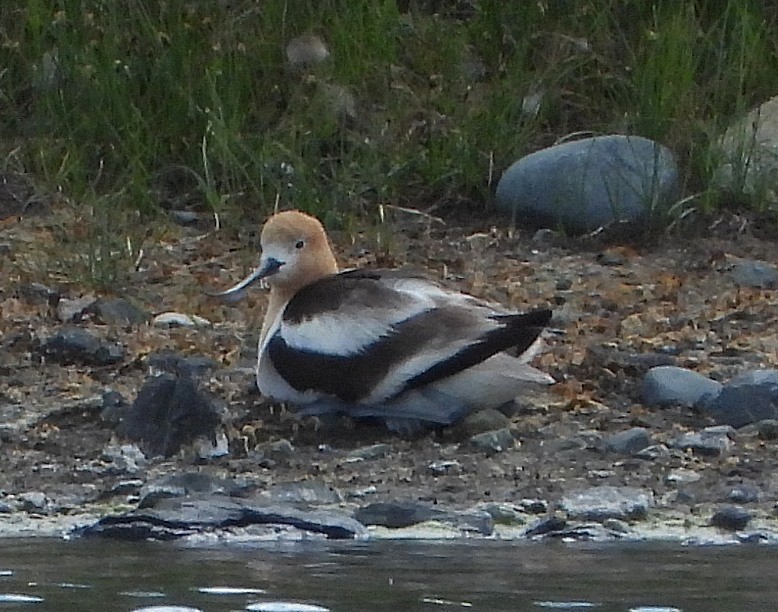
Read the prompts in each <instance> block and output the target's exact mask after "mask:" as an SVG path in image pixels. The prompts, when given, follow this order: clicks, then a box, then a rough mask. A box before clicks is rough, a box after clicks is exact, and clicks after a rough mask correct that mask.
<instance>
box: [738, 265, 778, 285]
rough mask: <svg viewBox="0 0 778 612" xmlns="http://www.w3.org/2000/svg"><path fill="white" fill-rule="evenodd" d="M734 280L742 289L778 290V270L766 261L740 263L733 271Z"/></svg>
mask: <svg viewBox="0 0 778 612" xmlns="http://www.w3.org/2000/svg"><path fill="white" fill-rule="evenodd" d="M732 278H733V279H734V281H735V283H736V284H737V285H739V286H741V287H752V288H754V289H776V288H778V268H776V267H775V266H771V265H770V264H768V263H765V262H764V261H740V262H738V263H736V264H735V267H734V268H733V269H732Z"/></svg>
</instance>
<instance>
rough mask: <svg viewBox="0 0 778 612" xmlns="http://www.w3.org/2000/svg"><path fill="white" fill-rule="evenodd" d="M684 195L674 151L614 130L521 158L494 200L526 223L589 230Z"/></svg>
mask: <svg viewBox="0 0 778 612" xmlns="http://www.w3.org/2000/svg"><path fill="white" fill-rule="evenodd" d="M678 193H679V185H678V167H677V164H676V161H675V157H674V155H673V154H672V152H671V151H670V150H669V149H667V148H666V147H664V146H662V145H660V144H659V143H656V142H654V141H652V140H649V139H647V138H642V137H639V136H623V135H608V136H597V137H594V138H585V139H582V140H576V141H573V142H566V143H563V144H560V145H556V146H553V147H549V148H547V149H542V150H540V151H536V152H535V153H532V154H530V155H527V156H526V157H523V158H521V159H520V160H518V161H517V162H515V163H514V164H513V165H511V166H510V167H509V168H508V169H507V170H506V171H505V172H504V173H503V175H502V177H501V178H500V181H499V183H498V185H497V191H496V194H495V199H496V204H497V207H498V208H500V209H501V210H504V211H505V212H508V213H510V214H511V215H512V216H513V218H514V219H515V220H517V221H519V222H525V221H526V222H529V223H531V224H534V225H536V226H540V227H550V228H554V229H557V228H564V229H566V230H567V231H569V232H571V233H584V232H591V231H593V230H596V229H597V228H599V227H602V226H605V225H608V224H610V223H612V222H614V221H637V220H640V219H643V218H646V217H648V216H650V215H652V214H653V213H655V212H657V211H660V210H665V209H667V208H668V207H669V206H670V205H672V204H673V203H674V201H675V200H676V198H677V195H678Z"/></svg>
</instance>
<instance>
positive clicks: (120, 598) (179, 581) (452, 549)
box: [0, 540, 778, 612]
mask: <svg viewBox="0 0 778 612" xmlns="http://www.w3.org/2000/svg"><path fill="white" fill-rule="evenodd" d="M775 552H776V551H775V550H774V549H772V548H769V547H765V546H762V547H760V546H740V547H707V548H682V547H679V546H677V545H669V544H668V545H656V544H652V545H645V544H609V545H586V544H572V545H568V544H561V543H552V544H548V543H544V544H527V543H521V544H518V543H505V542H491V541H489V542H484V541H479V542H455V543H447V542H443V543H435V544H428V543H417V542H369V543H355V542H333V543H329V542H326V543H325V542H319V543H315V542H313V543H312V542H306V543H294V544H292V543H279V544H273V545H268V544H263V545H261V546H259V545H257V546H245V545H242V546H237V545H232V546H219V547H210V548H185V547H181V546H180V545H178V544H171V543H151V542H149V543H117V542H104V541H95V540H88V541H74V542H64V541H59V540H0V610H2V609H29V610H44V609H45V610H79V611H82V610H83V611H87V610H101V611H102V610H138V609H143V608H152V609H153V607H157V606H160V607H162V609H164V607H165V606H189V607H191V608H194V609H200V610H206V611H211V610H247V609H249V610H251V609H254V610H263V609H267V610H273V609H276V610H283V609H284V608H283V606H281V602H287V604H288V603H294V602H297V603H299V604H307V605H308V606H311V607H310V608H309V609H311V610H313V609H316V608H319V609H329V610H332V611H333V612H335V611H340V610H370V611H371V612H372V611H376V610H392V611H397V610H438V609H439V610H490V611H491V610H511V611H512V610H537V611H538V612H543V611H544V610H595V611H597V612H600V611H602V612H605V611H610V610H619V611H627V610H645V611H647V612H664V611H670V610H682V611H683V612H691V611H694V610H700V611H703V610H704V611H730V610H748V611H753V610H773V609H775V607H774V606H775V604H774V602H775V601H776V599H778V584H776V581H775V576H776V575H778V557H776V554H775ZM286 609H294V608H290V607H287V608H286ZM303 609H304V608H303Z"/></svg>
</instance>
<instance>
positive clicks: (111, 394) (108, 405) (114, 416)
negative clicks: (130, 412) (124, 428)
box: [100, 390, 127, 427]
mask: <svg viewBox="0 0 778 612" xmlns="http://www.w3.org/2000/svg"><path fill="white" fill-rule="evenodd" d="M126 409H127V400H125V399H124V396H123V395H122V394H121V393H119V392H118V391H113V390H108V391H105V392H104V393H103V410H102V412H101V413H100V417H101V418H102V419H103V421H105V422H106V423H108V424H109V425H112V426H113V427H116V426H117V425H118V424H119V422H120V421H121V419H122V415H123V414H124V411H125V410H126Z"/></svg>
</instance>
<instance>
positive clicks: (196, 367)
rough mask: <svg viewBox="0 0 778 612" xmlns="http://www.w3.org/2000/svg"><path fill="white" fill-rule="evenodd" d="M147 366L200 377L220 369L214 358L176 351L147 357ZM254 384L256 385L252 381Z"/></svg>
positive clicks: (160, 352) (152, 354)
mask: <svg viewBox="0 0 778 612" xmlns="http://www.w3.org/2000/svg"><path fill="white" fill-rule="evenodd" d="M146 365H148V366H149V367H150V368H156V369H157V370H162V371H163V372H170V373H171V374H185V375H189V376H194V377H199V376H202V375H204V374H206V373H207V372H209V371H211V370H215V369H216V368H218V367H219V364H218V363H217V362H216V360H215V359H213V357H209V356H207V355H184V354H182V353H178V352H176V351H158V352H156V353H151V354H150V355H149V356H148V357H146ZM252 383H253V384H254V385H255V386H256V383H255V382H254V381H253V379H252Z"/></svg>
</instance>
